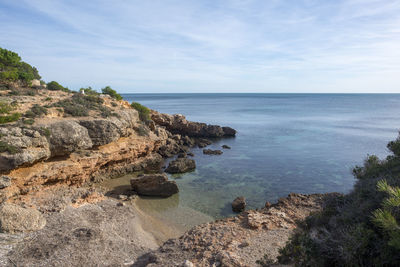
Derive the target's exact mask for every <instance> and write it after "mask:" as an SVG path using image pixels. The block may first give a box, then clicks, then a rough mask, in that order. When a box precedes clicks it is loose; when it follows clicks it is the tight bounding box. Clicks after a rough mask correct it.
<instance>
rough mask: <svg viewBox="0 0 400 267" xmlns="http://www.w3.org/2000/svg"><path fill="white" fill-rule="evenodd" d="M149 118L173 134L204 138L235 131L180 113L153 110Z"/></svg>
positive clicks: (225, 134)
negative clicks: (188, 117) (197, 120)
mask: <svg viewBox="0 0 400 267" xmlns="http://www.w3.org/2000/svg"><path fill="white" fill-rule="evenodd" d="M151 118H152V120H153V121H154V122H155V123H156V124H158V125H160V126H164V127H165V128H166V129H167V130H168V131H170V132H171V133H174V134H175V133H178V134H182V135H187V136H189V137H206V138H210V137H223V136H235V135H236V131H235V130H234V129H232V128H230V127H221V126H218V125H207V124H205V123H199V122H192V121H188V120H186V118H185V116H183V115H181V114H175V115H169V114H164V113H159V112H156V111H153V112H152V114H151Z"/></svg>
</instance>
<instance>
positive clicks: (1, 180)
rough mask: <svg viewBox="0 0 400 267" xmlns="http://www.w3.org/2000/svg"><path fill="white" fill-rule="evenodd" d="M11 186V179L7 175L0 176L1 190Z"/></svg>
mask: <svg viewBox="0 0 400 267" xmlns="http://www.w3.org/2000/svg"><path fill="white" fill-rule="evenodd" d="M10 185H11V177H9V176H7V175H1V176H0V189H4V188H6V187H9V186H10Z"/></svg>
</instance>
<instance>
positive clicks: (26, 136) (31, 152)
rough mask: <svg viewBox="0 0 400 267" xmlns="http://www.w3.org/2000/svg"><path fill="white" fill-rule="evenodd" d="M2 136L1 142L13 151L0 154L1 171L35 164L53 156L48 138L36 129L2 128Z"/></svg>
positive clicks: (0, 133)
mask: <svg viewBox="0 0 400 267" xmlns="http://www.w3.org/2000/svg"><path fill="white" fill-rule="evenodd" d="M0 136H1V137H0V141H1V142H2V143H3V144H6V145H7V146H9V148H10V149H11V152H10V151H7V152H3V153H1V154H0V171H8V170H12V169H15V168H17V167H19V166H23V165H27V164H33V163H35V162H37V161H40V160H44V159H48V158H49V157H50V155H51V153H50V147H49V143H48V141H47V139H46V137H45V136H42V135H41V134H40V133H39V132H38V131H36V130H34V129H24V128H20V127H1V128H0Z"/></svg>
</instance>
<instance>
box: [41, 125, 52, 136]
mask: <svg viewBox="0 0 400 267" xmlns="http://www.w3.org/2000/svg"><path fill="white" fill-rule="evenodd" d="M39 133H40V134H41V135H44V136H46V137H50V135H51V131H50V129H49V128H44V127H40V128H39Z"/></svg>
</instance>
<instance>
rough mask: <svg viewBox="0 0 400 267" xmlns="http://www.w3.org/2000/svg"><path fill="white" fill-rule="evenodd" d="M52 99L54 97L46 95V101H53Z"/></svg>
mask: <svg viewBox="0 0 400 267" xmlns="http://www.w3.org/2000/svg"><path fill="white" fill-rule="evenodd" d="M51 100H53V98H51V97H46V98H45V99H44V101H51Z"/></svg>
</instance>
